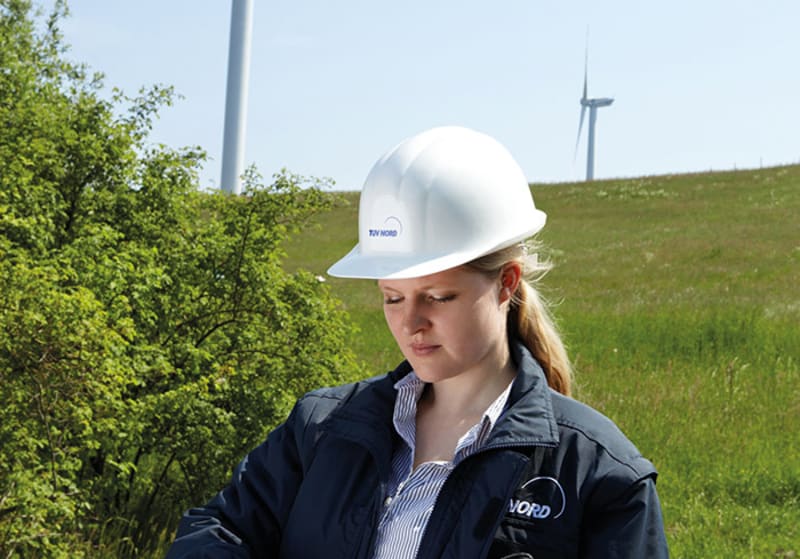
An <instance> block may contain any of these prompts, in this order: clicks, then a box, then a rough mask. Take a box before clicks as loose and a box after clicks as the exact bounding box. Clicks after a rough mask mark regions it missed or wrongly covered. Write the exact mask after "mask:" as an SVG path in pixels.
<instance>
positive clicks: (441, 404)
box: [419, 357, 516, 418]
mask: <svg viewBox="0 0 800 559" xmlns="http://www.w3.org/2000/svg"><path fill="white" fill-rule="evenodd" d="M515 375H516V369H515V368H514V365H513V363H512V362H511V359H510V357H507V359H506V360H505V362H504V363H502V364H501V365H499V366H498V367H496V368H488V369H487V368H481V369H476V370H474V371H465V372H464V373H462V374H460V375H457V376H455V377H452V378H449V379H446V380H442V381H439V382H436V383H432V384H430V385H428V387H427V388H426V390H425V393H424V394H423V396H422V398H421V399H420V403H419V405H420V406H424V407H425V408H427V410H428V411H433V412H435V414H436V415H440V416H443V417H453V418H455V417H464V416H470V417H471V416H478V417H480V415H482V414H483V412H484V411H486V408H488V407H489V405H490V404H491V403H492V402H494V401H495V400H496V399H497V397H498V396H499V395H500V394H501V393H502V392H503V390H505V389H506V388H507V387H508V385H509V383H511V381H512V380H513V379H514V377H515Z"/></svg>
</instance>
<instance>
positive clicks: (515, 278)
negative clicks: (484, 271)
mask: <svg viewBox="0 0 800 559" xmlns="http://www.w3.org/2000/svg"><path fill="white" fill-rule="evenodd" d="M521 280H522V266H521V265H520V264H519V262H509V263H508V264H506V265H505V266H503V269H502V270H501V272H500V303H505V302H506V301H508V300H510V299H511V297H512V296H513V295H514V292H516V291H517V287H519V282H520V281H521Z"/></svg>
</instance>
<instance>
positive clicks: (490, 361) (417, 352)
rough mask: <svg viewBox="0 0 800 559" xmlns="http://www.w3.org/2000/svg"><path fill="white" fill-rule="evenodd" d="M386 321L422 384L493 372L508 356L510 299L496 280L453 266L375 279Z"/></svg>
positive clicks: (498, 278)
mask: <svg viewBox="0 0 800 559" xmlns="http://www.w3.org/2000/svg"><path fill="white" fill-rule="evenodd" d="M378 287H379V288H380V290H381V292H382V293H383V301H384V303H383V310H384V314H385V316H386V322H387V324H388V325H389V329H390V330H391V332H392V335H393V336H394V339H395V341H397V345H398V346H400V350H401V351H402V352H403V355H404V356H405V358H406V359H407V360H408V361H409V362H410V363H411V366H412V367H413V368H414V371H415V372H416V374H417V376H419V377H420V379H422V380H423V381H425V382H438V381H441V380H445V379H449V378H453V377H455V376H457V375H460V374H463V373H477V374H481V373H482V372H488V371H496V370H498V368H501V367H502V366H503V365H504V364H505V362H506V359H507V356H508V342H507V337H506V308H507V304H506V302H507V300H508V297H507V296H506V294H507V293H508V291H507V290H504V289H503V287H502V285H501V281H500V277H499V276H498V277H497V278H492V277H489V276H487V275H485V274H481V273H478V272H475V271H473V270H470V269H469V268H466V267H463V266H462V267H457V268H452V269H449V270H445V271H444V272H438V273H435V274H431V275H428V276H422V277H419V278H412V279H399V280H379V281H378Z"/></svg>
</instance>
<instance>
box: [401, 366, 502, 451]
mask: <svg viewBox="0 0 800 559" xmlns="http://www.w3.org/2000/svg"><path fill="white" fill-rule="evenodd" d="M425 384H426V383H425V382H424V381H422V380H421V379H420V378H419V377H418V376H417V375H416V373H415V372H414V371H411V372H410V373H409V374H407V375H406V376H404V377H403V378H401V379H400V380H399V381H397V382H396V383H395V385H394V388H395V390H397V399H396V400H395V404H394V416H393V422H394V428H395V430H396V431H397V434H398V435H400V437H401V438H402V439H403V440H404V441H405V442H406V444H407V445H408V447H409V448H410V449H414V448H415V445H416V417H417V402H419V399H420V397H421V396H422V392H423V391H424V390H425ZM513 385H514V381H513V380H512V381H511V382H510V383H509V384H508V386H507V387H506V388H505V390H503V392H501V393H500V395H499V396H498V397H497V398H496V399H495V400H494V401H493V402H492V403H491V404H489V407H488V408H486V411H484V412H483V416H482V417H481V419H480V421H479V422H478V423H477V424H476V425H475V426H473V427H472V428H471V429H470V430H469V431H468V432H467V434H466V435H464V437H462V438H461V440H460V441H459V443H458V446H457V447H456V460H458V459H460V458H463V457H464V456H465V453H466V451H469V452H470V453H471V452H472V451H474V450H476V449H477V448H478V447H480V446H481V445H482V444H483V443H484V442H485V441H486V439H487V438H488V436H489V433H490V432H491V431H492V429H493V428H494V425H495V423H497V420H498V419H499V418H500V415H501V414H502V413H503V410H504V409H505V408H506V404H507V403H508V396H509V394H510V393H511V387H512V386H513Z"/></svg>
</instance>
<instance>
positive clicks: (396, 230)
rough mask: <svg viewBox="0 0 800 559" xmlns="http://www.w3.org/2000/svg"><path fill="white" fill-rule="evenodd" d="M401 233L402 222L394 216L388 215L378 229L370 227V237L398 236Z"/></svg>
mask: <svg viewBox="0 0 800 559" xmlns="http://www.w3.org/2000/svg"><path fill="white" fill-rule="evenodd" d="M402 234H403V224H402V223H401V222H400V220H399V219H398V218H396V217H394V216H389V217H387V218H386V221H384V222H383V225H382V226H381V227H380V228H378V229H370V230H369V236H370V237H390V238H391V237H399V236H400V235H402Z"/></svg>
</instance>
